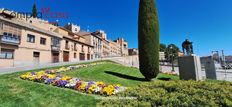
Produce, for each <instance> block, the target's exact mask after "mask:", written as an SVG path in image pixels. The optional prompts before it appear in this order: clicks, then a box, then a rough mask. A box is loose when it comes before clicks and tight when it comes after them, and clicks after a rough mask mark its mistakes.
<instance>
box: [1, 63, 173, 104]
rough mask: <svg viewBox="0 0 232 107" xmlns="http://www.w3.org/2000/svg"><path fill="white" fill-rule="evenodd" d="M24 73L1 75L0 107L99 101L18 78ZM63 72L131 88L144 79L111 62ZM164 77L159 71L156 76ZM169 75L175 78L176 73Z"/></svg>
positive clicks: (128, 68)
mask: <svg viewBox="0 0 232 107" xmlns="http://www.w3.org/2000/svg"><path fill="white" fill-rule="evenodd" d="M47 69H52V68H47ZM35 71H39V70H35ZM25 72H31V71H23V72H18V73H13V74H6V75H1V76H0V106H1V107H15V106H17V107H41V106H46V107H77V106H83V107H86V106H88V107H91V106H93V107H94V106H95V105H96V103H98V102H100V100H97V99H95V95H88V94H82V93H79V92H77V91H75V90H71V89H65V88H58V87H54V86H50V85H45V84H41V83H35V82H31V81H26V80H21V79H20V78H18V77H19V76H20V75H21V74H23V73H25ZM62 75H68V76H72V77H78V78H81V79H83V80H89V81H91V80H93V81H103V82H105V83H114V84H121V85H123V86H128V87H134V86H137V85H138V84H140V83H143V82H144V79H143V76H142V75H141V74H140V72H139V70H138V69H136V68H130V67H125V66H122V65H119V64H115V63H112V62H109V63H106V64H102V65H97V66H92V67H88V68H81V69H78V70H74V71H70V72H65V73H62ZM167 76H168V75H165V74H160V75H159V76H158V78H160V77H161V78H162V77H167ZM169 77H171V78H172V79H178V77H175V76H169Z"/></svg>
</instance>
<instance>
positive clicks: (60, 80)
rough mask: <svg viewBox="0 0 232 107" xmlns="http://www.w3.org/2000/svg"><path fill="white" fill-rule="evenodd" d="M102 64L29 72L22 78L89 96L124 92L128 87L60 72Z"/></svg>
mask: <svg viewBox="0 0 232 107" xmlns="http://www.w3.org/2000/svg"><path fill="white" fill-rule="evenodd" d="M102 63H103V62H100V63H91V64H83V65H76V66H69V67H62V68H59V69H54V70H45V71H39V72H27V73H25V74H23V75H21V76H20V78H21V79H23V80H30V81H34V82H39V83H45V84H48V85H53V86H57V87H62V88H70V89H74V90H77V91H79V92H84V93H88V94H99V95H108V96H109V95H114V94H116V93H119V92H121V91H124V90H125V89H126V87H123V86H120V85H119V84H117V85H109V84H105V83H103V82H95V81H90V82H86V81H83V80H81V79H78V78H73V77H69V76H61V75H60V72H67V71H70V70H73V69H78V68H83V67H89V66H93V65H98V64H102Z"/></svg>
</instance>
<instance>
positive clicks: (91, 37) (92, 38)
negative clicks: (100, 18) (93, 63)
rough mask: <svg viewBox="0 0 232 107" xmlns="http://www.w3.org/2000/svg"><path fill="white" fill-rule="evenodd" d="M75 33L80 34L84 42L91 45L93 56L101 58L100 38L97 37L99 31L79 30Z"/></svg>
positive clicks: (101, 46)
mask: <svg viewBox="0 0 232 107" xmlns="http://www.w3.org/2000/svg"><path fill="white" fill-rule="evenodd" d="M77 35H80V36H82V37H84V38H85V39H86V43H87V44H90V45H92V46H93V58H94V59H98V58H102V48H103V45H102V39H101V37H99V32H92V33H90V32H86V31H80V32H79V33H77Z"/></svg>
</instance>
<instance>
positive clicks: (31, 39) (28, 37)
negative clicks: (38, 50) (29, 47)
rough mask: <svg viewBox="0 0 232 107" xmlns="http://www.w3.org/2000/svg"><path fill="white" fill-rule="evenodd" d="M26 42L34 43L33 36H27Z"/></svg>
mask: <svg viewBox="0 0 232 107" xmlns="http://www.w3.org/2000/svg"><path fill="white" fill-rule="evenodd" d="M27 42H31V43H35V35H31V34H27Z"/></svg>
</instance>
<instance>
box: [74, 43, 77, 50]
mask: <svg viewBox="0 0 232 107" xmlns="http://www.w3.org/2000/svg"><path fill="white" fill-rule="evenodd" d="M74 51H77V44H76V43H74Z"/></svg>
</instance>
